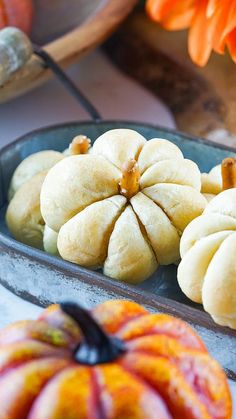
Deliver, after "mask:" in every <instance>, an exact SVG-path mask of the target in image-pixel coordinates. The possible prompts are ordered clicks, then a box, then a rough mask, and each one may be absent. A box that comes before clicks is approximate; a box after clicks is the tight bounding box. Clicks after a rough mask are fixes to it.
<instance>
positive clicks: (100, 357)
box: [60, 302, 125, 365]
mask: <svg viewBox="0 0 236 419" xmlns="http://www.w3.org/2000/svg"><path fill="white" fill-rule="evenodd" d="M60 306H61V309H62V310H63V311H64V313H66V314H68V315H69V316H70V317H72V318H73V319H74V320H75V322H76V323H77V324H78V326H79V328H80V330H81V332H82V335H83V340H82V342H81V343H80V344H79V345H78V347H77V348H76V349H75V351H74V359H75V360H76V361H77V362H79V363H80V364H86V365H97V364H104V363H106V362H112V361H114V360H115V359H117V358H118V357H119V356H120V355H122V353H124V352H125V346H124V343H123V342H122V341H121V340H119V339H117V338H114V337H112V336H109V335H108V334H107V333H106V332H104V330H103V329H102V328H101V326H99V324H98V323H97V322H96V321H95V320H94V318H93V317H92V316H91V314H90V313H89V311H87V310H85V309H84V308H82V307H80V306H79V305H78V304H75V303H70V302H66V303H61V304H60Z"/></svg>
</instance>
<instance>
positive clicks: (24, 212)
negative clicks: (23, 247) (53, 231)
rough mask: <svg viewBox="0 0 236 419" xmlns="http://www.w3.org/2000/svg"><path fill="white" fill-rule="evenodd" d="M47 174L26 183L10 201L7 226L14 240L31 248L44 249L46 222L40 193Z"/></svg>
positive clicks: (42, 173)
mask: <svg viewBox="0 0 236 419" xmlns="http://www.w3.org/2000/svg"><path fill="white" fill-rule="evenodd" d="M46 174H47V172H46V171H45V172H41V173H38V174H37V175H35V176H33V177H32V178H31V179H30V180H28V181H26V182H25V183H24V184H23V185H22V186H21V187H20V188H19V189H18V190H17V192H16V193H15V195H14V196H13V198H12V200H11V201H10V203H9V205H8V208H7V212H6V222H7V226H8V228H9V230H10V232H11V233H12V235H13V236H14V238H15V239H16V240H18V241H20V242H22V243H25V244H28V245H29V246H33V247H37V248H38V249H43V232H44V220H43V218H42V215H41V211H40V192H41V188H42V184H43V181H44V179H45V176H46Z"/></svg>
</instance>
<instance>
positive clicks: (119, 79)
mask: <svg viewBox="0 0 236 419" xmlns="http://www.w3.org/2000/svg"><path fill="white" fill-rule="evenodd" d="M69 74H70V75H71V76H72V77H73V79H74V80H75V81H76V82H77V83H78V85H79V86H80V88H81V90H82V91H83V92H84V93H85V94H86V95H87V96H88V97H89V98H90V100H91V101H92V103H93V104H94V105H95V106H96V107H97V109H98V110H99V111H100V113H101V114H102V116H103V117H104V118H106V119H123V120H134V121H142V122H150V123H155V124H160V125H163V126H166V127H170V128H174V127H175V124H174V120H173V118H172V116H171V114H170V112H169V111H168V109H167V108H166V107H165V106H164V105H163V104H162V103H161V102H160V101H158V100H157V99H156V98H154V97H153V96H152V95H151V94H150V93H149V92H147V91H146V90H145V89H143V88H142V87H140V86H138V85H137V84H136V83H135V82H133V81H132V80H130V79H128V78H126V77H125V76H123V75H122V74H121V73H120V72H119V71H118V70H117V69H116V68H114V67H113V66H112V65H111V64H110V62H109V61H108V60H107V59H106V58H105V57H104V56H103V54H102V53H101V52H100V51H95V52H93V53H91V54H90V55H89V56H87V57H85V58H84V59H83V60H82V61H81V62H80V63H79V64H77V65H75V66H74V67H73V68H71V69H70V71H69ZM85 119H88V116H87V115H86V112H85V111H84V110H83V109H81V107H80V106H79V105H78V104H77V103H76V102H75V100H74V99H73V98H72V97H70V96H69V95H68V93H67V92H66V91H65V90H64V88H63V87H61V86H60V85H59V84H58V82H57V81H56V80H52V81H50V82H48V83H47V84H45V85H44V86H42V87H39V88H37V89H35V90H34V91H32V92H30V93H28V94H27V95H25V96H24V97H21V98H18V99H16V100H14V101H13V102H10V103H7V104H4V105H0V146H3V145H4V144H7V143H9V142H11V141H13V140H14V139H16V138H17V137H19V136H20V135H22V134H25V133H27V132H29V131H31V130H33V129H36V128H39V127H42V126H46V125H50V124H55V123H61V122H66V121H75V120H85ZM40 311H41V309H40V308H39V307H37V306H35V305H33V304H30V303H28V302H25V301H23V300H21V299H20V298H18V297H16V296H15V295H13V294H12V293H10V292H9V291H7V290H5V289H4V288H3V287H1V286H0V327H2V326H4V325H6V324H8V323H9V322H12V321H15V320H19V319H24V318H25V319H26V318H35V317H36V316H37V314H38V313H40ZM235 362H236V360H235ZM230 385H231V390H232V394H233V397H234V404H235V406H236V384H235V383H233V382H231V383H230ZM234 418H235V419H236V412H235V414H234Z"/></svg>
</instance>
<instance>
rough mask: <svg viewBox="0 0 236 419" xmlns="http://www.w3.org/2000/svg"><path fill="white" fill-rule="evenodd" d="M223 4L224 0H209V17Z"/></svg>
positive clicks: (207, 12) (207, 10)
mask: <svg viewBox="0 0 236 419" xmlns="http://www.w3.org/2000/svg"><path fill="white" fill-rule="evenodd" d="M221 5H222V0H208V5H207V9H206V15H207V17H208V18H210V17H212V16H213V14H214V13H215V12H216V10H217V8H218V7H219V6H221Z"/></svg>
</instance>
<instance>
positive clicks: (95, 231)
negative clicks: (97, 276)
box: [41, 129, 206, 283]
mask: <svg viewBox="0 0 236 419" xmlns="http://www.w3.org/2000/svg"><path fill="white" fill-rule="evenodd" d="M200 189H201V175H200V172H199V169H198V167H197V165H196V164H195V163H193V162H192V161H190V160H185V159H184V158H183V155H182V153H181V151H180V149H179V148H178V147H177V146H176V145H174V144H172V143H171V142H170V141H167V140H164V139H160V138H154V139H152V140H150V141H147V140H146V139H145V138H144V137H143V136H142V135H140V134H139V133H137V132H136V131H133V130H130V129H115V130H111V131H108V132H106V133H105V134H103V135H101V136H100V137H99V138H98V139H97V140H96V141H95V143H94V144H93V148H92V151H91V153H90V154H87V155H82V156H71V157H67V159H64V160H62V161H61V162H59V163H57V164H56V165H55V166H54V167H53V168H52V169H51V170H50V171H49V172H48V174H47V176H46V178H45V181H44V183H43V187H42V191H41V211H42V215H43V218H44V220H45V222H46V224H47V225H48V226H49V227H50V228H52V229H53V230H54V231H56V232H58V250H59V253H60V255H61V257H62V258H64V259H66V260H68V261H71V262H74V263H77V264H80V265H82V266H86V267H91V268H98V267H103V272H104V274H105V275H107V276H110V277H112V278H115V279H118V280H121V281H127V282H131V283H138V282H141V281H143V280H144V279H146V278H147V277H149V276H150V275H151V274H152V273H153V272H154V271H155V270H156V268H157V266H158V264H170V263H173V262H176V261H178V259H179V241H180V236H181V234H182V232H183V230H184V228H185V227H186V226H187V225H188V223H189V222H190V221H191V220H192V219H193V218H195V217H197V216H198V215H200V214H201V213H202V211H203V210H204V208H205V206H206V200H205V198H204V197H203V195H202V194H201V193H200Z"/></svg>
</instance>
